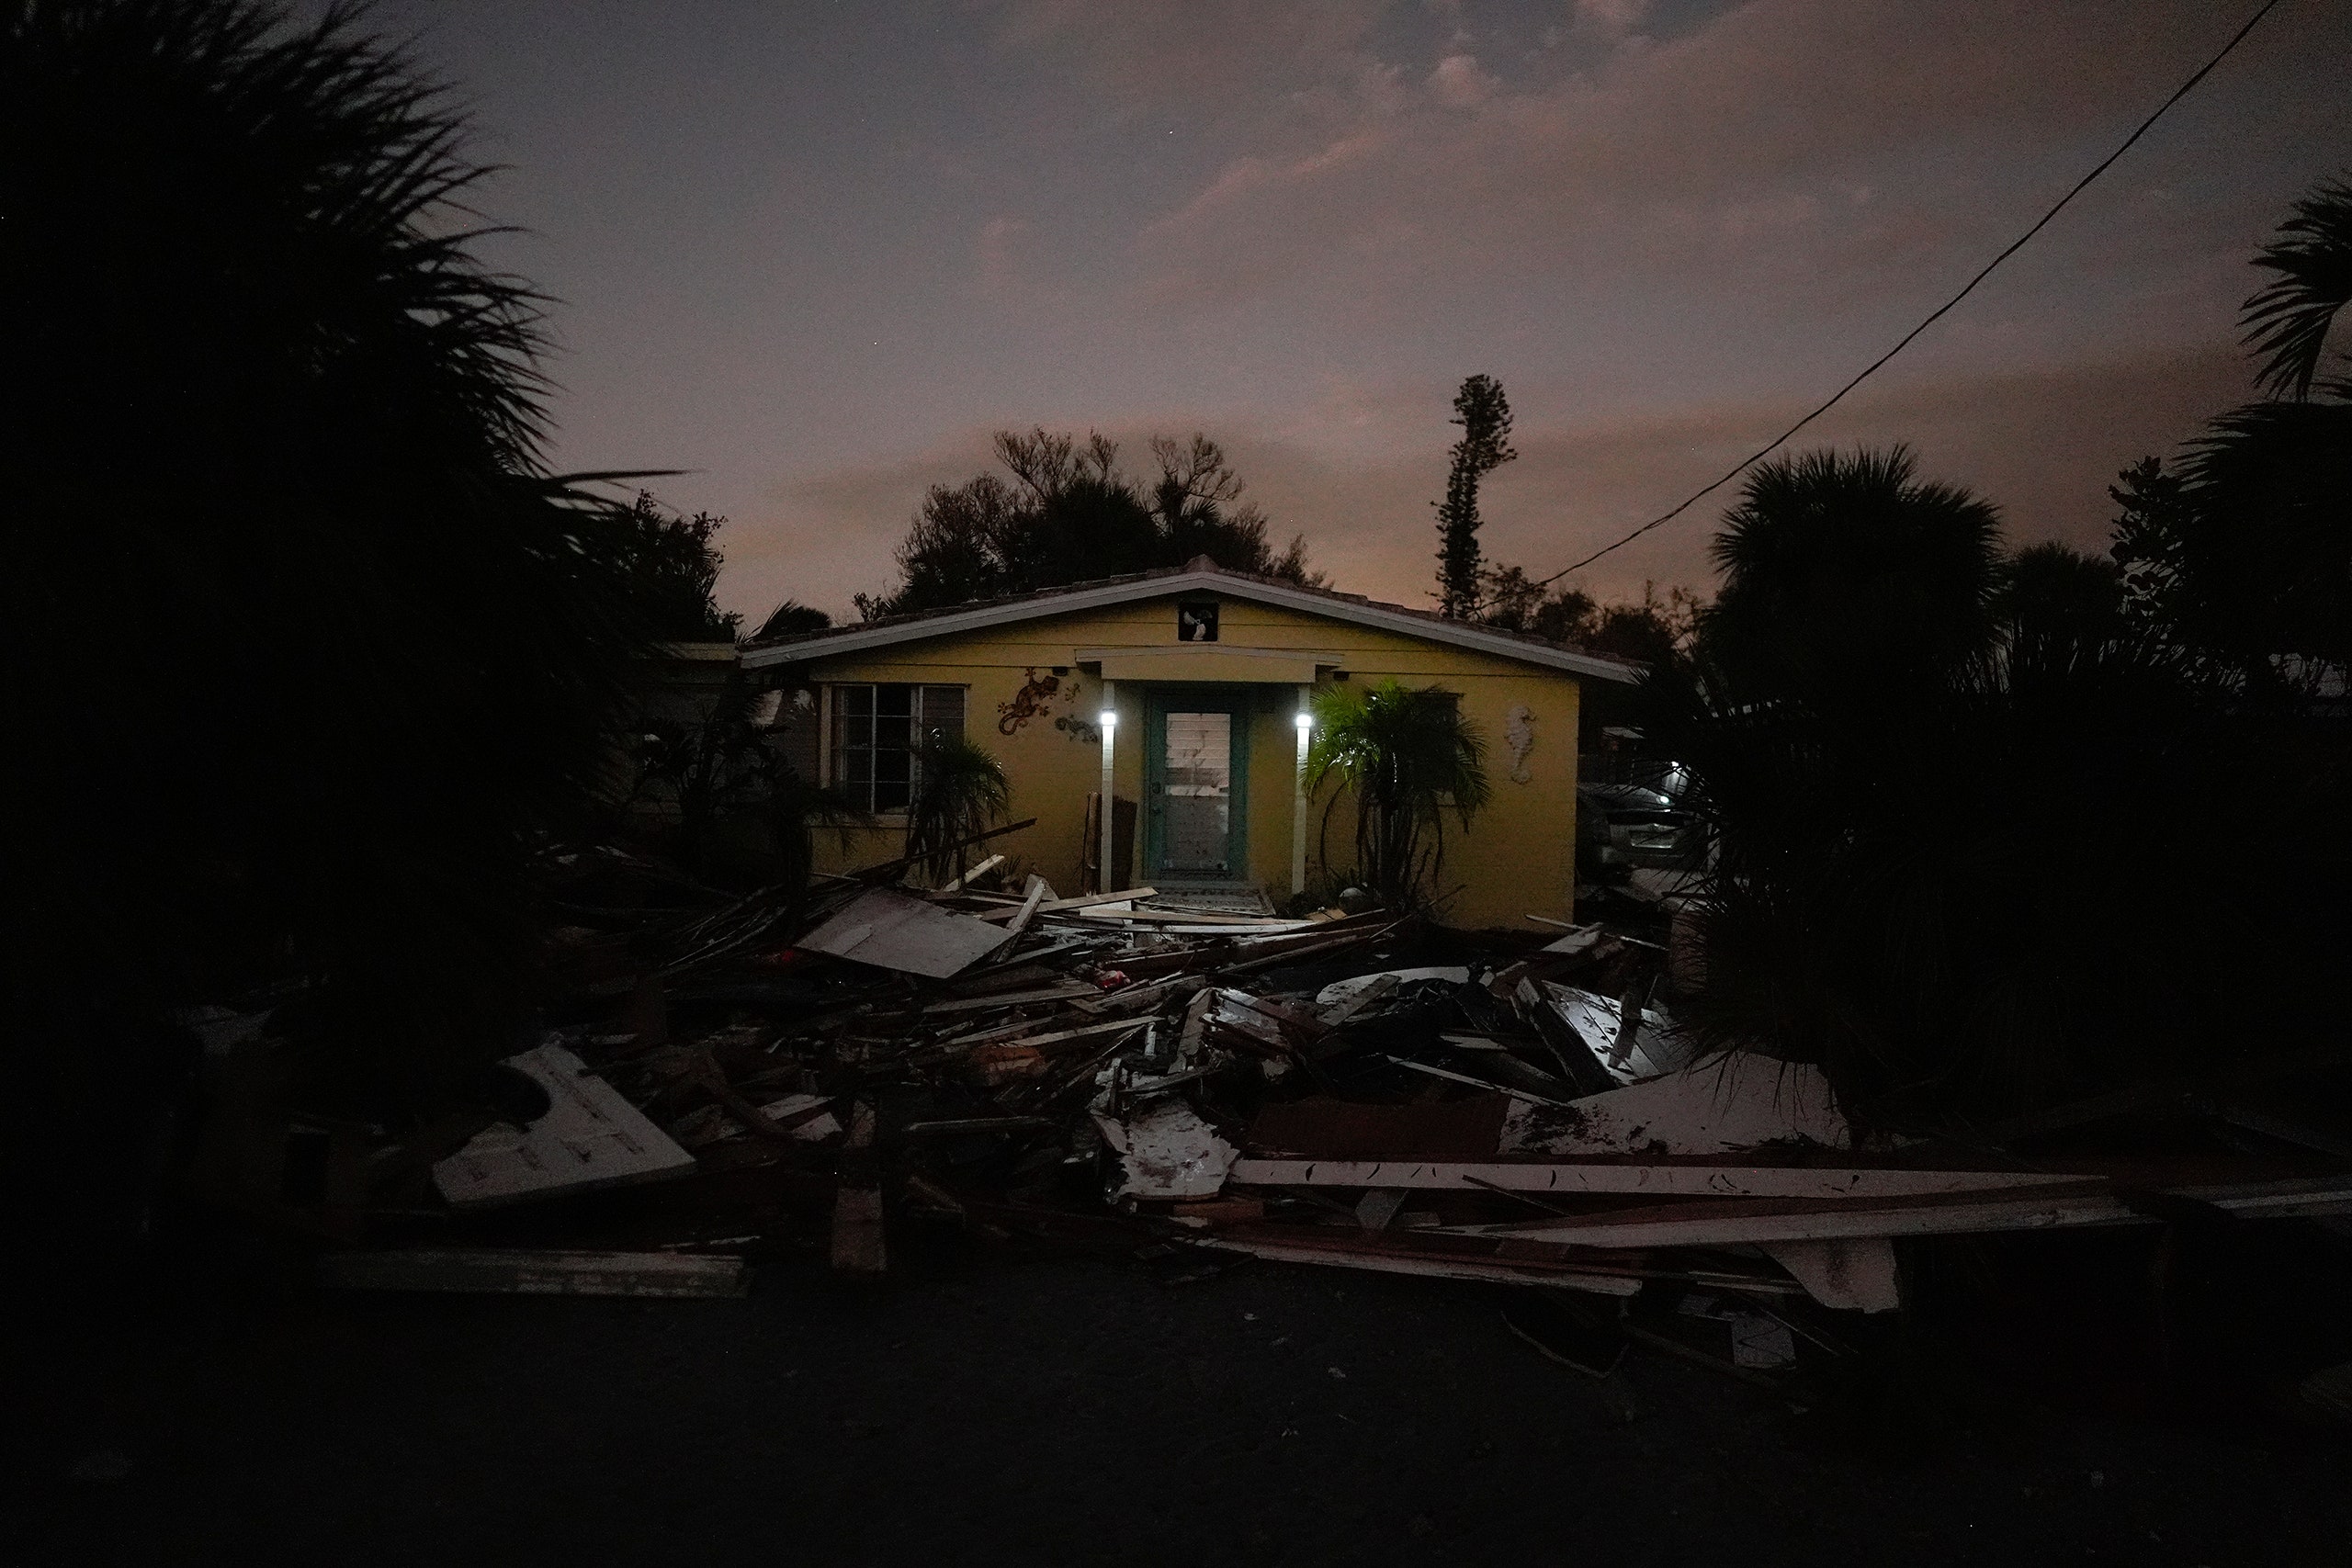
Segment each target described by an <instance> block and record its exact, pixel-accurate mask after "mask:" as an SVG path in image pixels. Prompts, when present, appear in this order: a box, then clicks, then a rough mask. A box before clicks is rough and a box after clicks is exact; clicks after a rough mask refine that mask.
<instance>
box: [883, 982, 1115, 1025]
mask: <svg viewBox="0 0 2352 1568" xmlns="http://www.w3.org/2000/svg"><path fill="white" fill-rule="evenodd" d="M1102 995H1103V987H1100V986H1097V985H1093V984H1091V983H1089V982H1088V981H1085V980H1071V981H1069V982H1066V983H1064V984H1062V985H1059V986H1042V987H1038V988H1037V989H1036V990H1034V991H999V992H997V993H996V994H995V995H994V996H984V997H950V998H947V999H946V1000H944V1001H937V1002H926V1003H924V1004H923V1010H922V1011H923V1016H924V1017H925V1018H929V1017H930V1016H931V1015H932V1014H933V1013H941V1012H974V1011H978V1010H982V1009H986V1008H1005V1007H1014V1006H1019V1005H1025V1004H1027V1003H1030V1002H1066V1001H1071V1000H1075V999H1076V998H1080V997H1099V996H1102Z"/></svg>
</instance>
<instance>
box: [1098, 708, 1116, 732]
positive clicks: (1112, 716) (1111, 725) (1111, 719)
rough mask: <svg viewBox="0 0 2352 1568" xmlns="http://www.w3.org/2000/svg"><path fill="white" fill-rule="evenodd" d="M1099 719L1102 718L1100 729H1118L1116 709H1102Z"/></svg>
mask: <svg viewBox="0 0 2352 1568" xmlns="http://www.w3.org/2000/svg"><path fill="white" fill-rule="evenodd" d="M1101 717H1102V720H1103V728H1105V729H1116V728H1118V727H1119V710H1118V709H1116V708H1104V709H1103V712H1102V715H1101Z"/></svg>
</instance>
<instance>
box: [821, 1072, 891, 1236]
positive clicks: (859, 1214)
mask: <svg viewBox="0 0 2352 1568" xmlns="http://www.w3.org/2000/svg"><path fill="white" fill-rule="evenodd" d="M875 1137H876V1123H875V1115H874V1107H873V1105H872V1104H871V1103H869V1102H867V1101H865V1100H859V1101H858V1102H857V1104H856V1105H854V1106H853V1107H852V1108H851V1110H850V1120H849V1137H848V1139H847V1140H846V1141H845V1142H844V1143H843V1145H842V1167H841V1186H840V1188H839V1189H838V1190H835V1192H834V1194H833V1233H832V1237H831V1247H830V1248H829V1252H830V1256H831V1262H832V1266H833V1271H834V1272H835V1273H838V1274H879V1273H881V1272H883V1271H884V1270H885V1269H888V1267H889V1253H888V1248H887V1247H885V1246H884V1243H883V1234H882V1186H881V1182H880V1180H879V1179H878V1174H877V1172H876V1168H875V1164H874V1143H875Z"/></svg>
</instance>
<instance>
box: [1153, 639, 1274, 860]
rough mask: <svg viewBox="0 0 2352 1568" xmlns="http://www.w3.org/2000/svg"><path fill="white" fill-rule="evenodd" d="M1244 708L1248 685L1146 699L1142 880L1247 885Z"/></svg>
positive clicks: (1182, 690)
mask: <svg viewBox="0 0 2352 1568" xmlns="http://www.w3.org/2000/svg"><path fill="white" fill-rule="evenodd" d="M1249 796H1250V694H1249V689H1248V688H1247V687H1243V688H1239V689H1238V690H1237V689H1236V688H1233V687H1229V686H1169V687H1159V688H1156V689H1154V690H1153V691H1151V692H1150V693H1149V694H1148V695H1147V697H1146V699H1145V703H1144V809H1145V813H1146V817H1145V824H1144V851H1145V863H1146V865H1147V867H1148V872H1147V880H1148V881H1151V882H1155V883H1157V882H1163V881H1164V882H1170V883H1182V882H1241V881H1245V880H1247V878H1248V872H1249V866H1250V842H1249V810H1248V807H1249Z"/></svg>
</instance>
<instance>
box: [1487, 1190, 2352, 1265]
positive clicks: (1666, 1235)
mask: <svg viewBox="0 0 2352 1568" xmlns="http://www.w3.org/2000/svg"><path fill="white" fill-rule="evenodd" d="M2165 1196H2169V1197H2173V1198H2179V1199H2186V1200H2188V1201H2191V1202H2197V1203H2205V1204H2210V1205H2211V1206H2212V1207H2213V1208H2215V1209H2218V1210H2221V1211H2222V1212H2223V1213H2230V1214H2233V1215H2237V1216H2239V1217H2241V1218H2246V1219H2258V1218H2282V1219H2283V1218H2299V1217H2311V1216H2315V1215H2322V1214H2340V1213H2352V1178H2347V1177H2325V1178H2320V1179H2313V1180H2304V1181H2273V1182H2242V1183H2230V1184H2223V1185H2216V1186H2199V1187H2180V1188H2175V1189H2171V1190H2168V1191H2167V1192H2166V1193H2165ZM2162 1223H2163V1221H2162V1220H2161V1218H2160V1217H2159V1216H2157V1215H2155V1214H2154V1213H2148V1212H2147V1205H2146V1204H2145V1203H2144V1202H2143V1201H2136V1200H2135V1198H2134V1195H2133V1194H2131V1193H2128V1192H2121V1191H2119V1190H2116V1189H2115V1188H2114V1187H2113V1186H2112V1184H2110V1183H2109V1182H2106V1181H2103V1180H2093V1181H2081V1180H2078V1181H2075V1182H2070V1183H2067V1184H2066V1185H2064V1186H2059V1185H2052V1186H2050V1187H2046V1188H2039V1189H2028V1190H2023V1191H2014V1190H2013V1191H2007V1192H1995V1193H1985V1192H1952V1193H1939V1194H1929V1195H1925V1196H1921V1197H1894V1198H1838V1199H1804V1198H1792V1199H1775V1200H1762V1201H1759V1200H1752V1199H1748V1200H1740V1199H1735V1200H1727V1201H1721V1202H1716V1201H1704V1200H1691V1201H1683V1202H1679V1203H1670V1204H1662V1205H1659V1206H1657V1207H1651V1208H1642V1209H1621V1210H1618V1211H1616V1212H1614V1213H1600V1214H1592V1215H1588V1216H1585V1217H1582V1218H1579V1219H1575V1220H1565V1219H1564V1220H1539V1221H1534V1222H1531V1223H1525V1224H1497V1225H1461V1226H1446V1227H1442V1234H1447V1235H1487V1236H1500V1235H1514V1236H1524V1237H1529V1238H1532V1239H1538V1240H1543V1241H1548V1242H1555V1243H1558V1244H1561V1245H1564V1246H1572V1247H1611V1248H1620V1249H1622V1248H1626V1247H1636V1248H1638V1247H1735V1246H1754V1247H1762V1246H1765V1245H1767V1244H1770V1243H1773V1242H1782V1241H1814V1240H1832V1239H1837V1238H1841V1237H1848V1236H1874V1235H1875V1236H1894V1235H1978V1234H1987V1235H1989V1234H1992V1233H1996V1232H2000V1231H2030V1230H2064V1229H2071V1228H2074V1227H2076V1226H2082V1225H2133V1224H2162Z"/></svg>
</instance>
